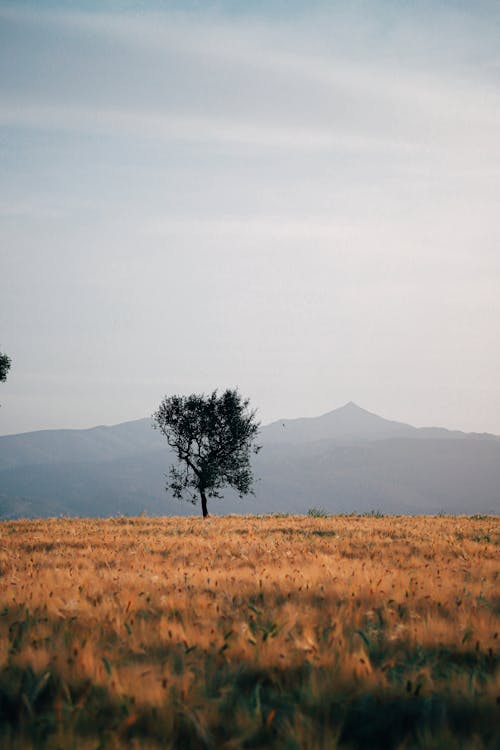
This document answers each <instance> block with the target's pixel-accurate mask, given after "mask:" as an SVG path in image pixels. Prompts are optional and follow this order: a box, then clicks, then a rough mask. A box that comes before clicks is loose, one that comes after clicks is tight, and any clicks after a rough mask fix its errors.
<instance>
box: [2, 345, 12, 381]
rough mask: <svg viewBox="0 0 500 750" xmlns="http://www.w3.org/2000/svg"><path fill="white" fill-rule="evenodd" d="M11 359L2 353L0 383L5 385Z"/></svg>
mask: <svg viewBox="0 0 500 750" xmlns="http://www.w3.org/2000/svg"><path fill="white" fill-rule="evenodd" d="M10 362H11V360H10V357H8V356H7V355H6V354H2V352H0V383H5V381H6V380H7V373H8V372H9V370H10Z"/></svg>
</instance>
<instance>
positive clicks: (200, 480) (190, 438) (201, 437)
mask: <svg viewBox="0 0 500 750" xmlns="http://www.w3.org/2000/svg"><path fill="white" fill-rule="evenodd" d="M249 404H250V402H249V400H248V399H243V398H242V397H241V395H240V394H239V392H238V391H237V390H230V389H228V390H226V391H224V393H222V394H221V395H220V396H219V395H218V394H217V391H213V393H211V394H210V395H208V396H205V395H204V394H201V395H198V394H191V395H190V396H165V398H164V399H163V401H162V402H161V404H160V406H159V408H158V409H157V411H156V412H155V413H154V414H153V424H154V427H155V428H157V429H159V430H160V431H161V432H162V434H163V435H165V437H166V438H167V443H168V445H169V446H170V447H171V448H172V449H173V451H174V452H175V454H176V458H177V465H174V466H172V467H171V468H170V474H169V481H168V483H167V489H170V490H172V492H173V495H174V497H177V498H182V497H185V496H186V495H187V496H188V499H190V500H191V502H193V503H196V501H197V499H198V497H199V498H200V500H201V509H202V513H203V516H204V517H206V516H207V515H208V509H207V498H212V497H221V494H220V490H221V489H222V487H224V486H226V485H227V486H230V487H232V488H233V489H235V490H236V491H237V492H238V493H239V495H240V497H243V495H247V494H248V493H251V492H252V484H253V475H252V467H251V463H250V457H251V454H252V453H257V452H258V451H259V446H258V445H256V444H255V442H254V441H255V439H256V437H257V434H258V431H259V423H258V422H257V421H256V420H255V411H252V410H251V409H250V408H249Z"/></svg>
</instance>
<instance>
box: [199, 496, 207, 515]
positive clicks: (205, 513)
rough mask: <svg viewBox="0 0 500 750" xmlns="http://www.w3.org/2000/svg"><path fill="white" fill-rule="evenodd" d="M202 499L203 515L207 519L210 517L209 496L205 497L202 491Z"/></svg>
mask: <svg viewBox="0 0 500 750" xmlns="http://www.w3.org/2000/svg"><path fill="white" fill-rule="evenodd" d="M200 497H201V512H202V513H203V518H207V517H208V510H207V496H206V495H205V491H204V490H200Z"/></svg>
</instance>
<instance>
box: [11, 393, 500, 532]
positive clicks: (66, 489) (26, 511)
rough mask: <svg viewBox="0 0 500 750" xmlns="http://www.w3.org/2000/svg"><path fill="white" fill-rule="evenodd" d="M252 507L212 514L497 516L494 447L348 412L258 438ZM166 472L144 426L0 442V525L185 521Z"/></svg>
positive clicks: (274, 428)
mask: <svg viewBox="0 0 500 750" xmlns="http://www.w3.org/2000/svg"><path fill="white" fill-rule="evenodd" d="M260 442H261V443H262V445H263V448H262V451H261V452H260V453H259V454H258V456H257V457H256V458H255V461H254V469H255V476H256V478H257V481H256V484H255V493H256V494H255V497H249V498H246V499H243V500H240V499H239V498H237V497H236V496H235V495H234V493H231V492H227V493H226V495H225V498H224V499H223V500H222V501H212V503H211V506H210V507H211V510H212V511H213V512H214V513H235V512H236V513H237V512H242V513H249V512H250V513H267V512H295V513H305V512H307V510H308V509H309V508H310V507H312V506H321V507H323V508H325V509H326V510H328V511H329V512H332V513H333V512H350V511H355V510H356V511H359V512H363V511H369V510H381V511H383V512H390V513H411V514H418V513H438V512H440V511H442V512H449V513H476V512H482V513H489V512H493V513H498V512H499V511H500V489H499V488H500V440H499V439H498V438H496V437H494V436H477V435H468V434H466V433H460V432H450V431H448V430H444V429H441V428H427V429H423V430H422V429H417V428H415V427H412V426H411V425H405V424H402V423H398V422H391V421H389V420H386V419H383V418H382V417H378V416H377V415H375V414H371V413H370V412H367V411H365V410H363V409H361V408H360V407H358V406H356V405H355V404H352V403H350V404H347V405H346V406H344V407H342V408H340V409H337V410H335V411H333V412H330V413H328V414H325V415H323V416H321V417H317V418H313V419H297V420H282V421H278V422H274V423H272V424H270V425H267V426H265V427H263V428H262V432H261V440H260ZM170 462H171V454H170V453H169V450H168V447H167V445H166V441H165V439H164V438H163V437H162V435H161V434H160V433H159V432H157V431H155V430H153V429H152V427H151V421H150V420H149V419H143V420H138V421H135V422H127V423H124V424H119V425H115V426H113V427H95V428H93V429H90V430H48V431H40V432H33V433H26V434H23V435H11V436H6V437H1V438H0V516H1V517H3V518H9V517H10V518H14V517H25V516H28V517H29V516H51V515H59V514H69V515H85V516H107V515H115V514H117V513H123V514H138V513H141V512H144V511H145V512H147V513H151V514H170V515H187V514H191V513H197V512H198V509H194V508H193V506H191V505H190V504H189V503H182V502H179V501H177V500H174V499H173V498H169V497H168V496H167V494H166V492H165V490H164V485H165V477H164V475H165V473H166V472H167V471H168V467H169V464H170Z"/></svg>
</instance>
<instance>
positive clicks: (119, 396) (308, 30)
mask: <svg viewBox="0 0 500 750" xmlns="http://www.w3.org/2000/svg"><path fill="white" fill-rule="evenodd" d="M499 203H500V3H498V2H496V1H493V2H481V0H479V1H478V2H465V1H464V2H459V1H458V0H456V1H454V2H453V1H451V0H432V2H431V1H430V0H428V1H426V0H422V2H418V3H416V2H410V0H399V1H396V0H392V1H389V0H378V1H375V0H373V1H372V2H370V1H368V0H365V1H364V2H362V1H361V0H359V1H358V0H353V1H351V2H347V1H346V2H314V1H312V0H303V1H299V0H288V1H287V2H285V1H284V0H283V1H282V2H279V1H278V0H268V1H267V2H257V1H256V2H248V1H246V2H236V1H234V2H228V1H224V0H220V1H219V2H210V1H209V0H207V1H206V2H190V1H189V0H185V1H184V2H122V3H118V2H97V1H96V2H90V1H88V2H76V1H74V2H66V3H63V2H50V0H47V2H39V1H37V2H23V0H18V1H17V2H3V0H0V351H2V352H6V353H7V354H9V355H10V356H11V358H12V368H11V371H10V373H9V377H8V380H7V382H6V383H5V384H0V404H1V408H0V434H9V433H17V432H23V431H28V430H35V429H45V428H62V427H72V428H80V427H90V426H93V425H96V424H114V423H117V422H123V421H127V420H131V419H137V418H141V417H145V416H148V415H150V414H151V413H152V412H153V411H154V410H155V409H156V408H157V406H158V404H159V402H160V400H161V399H162V398H163V396H164V395H171V394H173V393H183V394H188V393H192V392H209V391H212V390H213V389H215V388H218V389H224V388H227V387H238V388H239V389H240V391H241V393H242V394H243V395H245V396H247V397H249V398H250V400H251V403H252V405H253V406H254V407H256V408H257V409H258V415H259V418H260V419H261V421H262V422H264V423H266V422H269V421H271V420H274V419H278V418H285V417H287V418H291V417H302V416H314V415H318V414H322V413H325V412H327V411H330V410H332V409H334V408H337V407H339V406H341V405H342V404H344V403H346V402H347V401H355V402H356V403H357V404H359V405H360V406H362V407H364V408H366V409H368V410H370V411H372V412H376V413H378V414H381V415H383V416H385V417H387V418H391V419H396V420H401V421H406V422H410V423H412V424H414V425H417V426H423V425H440V426H445V427H450V428H456V429H464V430H471V431H478V432H482V431H490V432H495V433H497V434H500V346H499V341H500V336H499V329H500V206H499Z"/></svg>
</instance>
